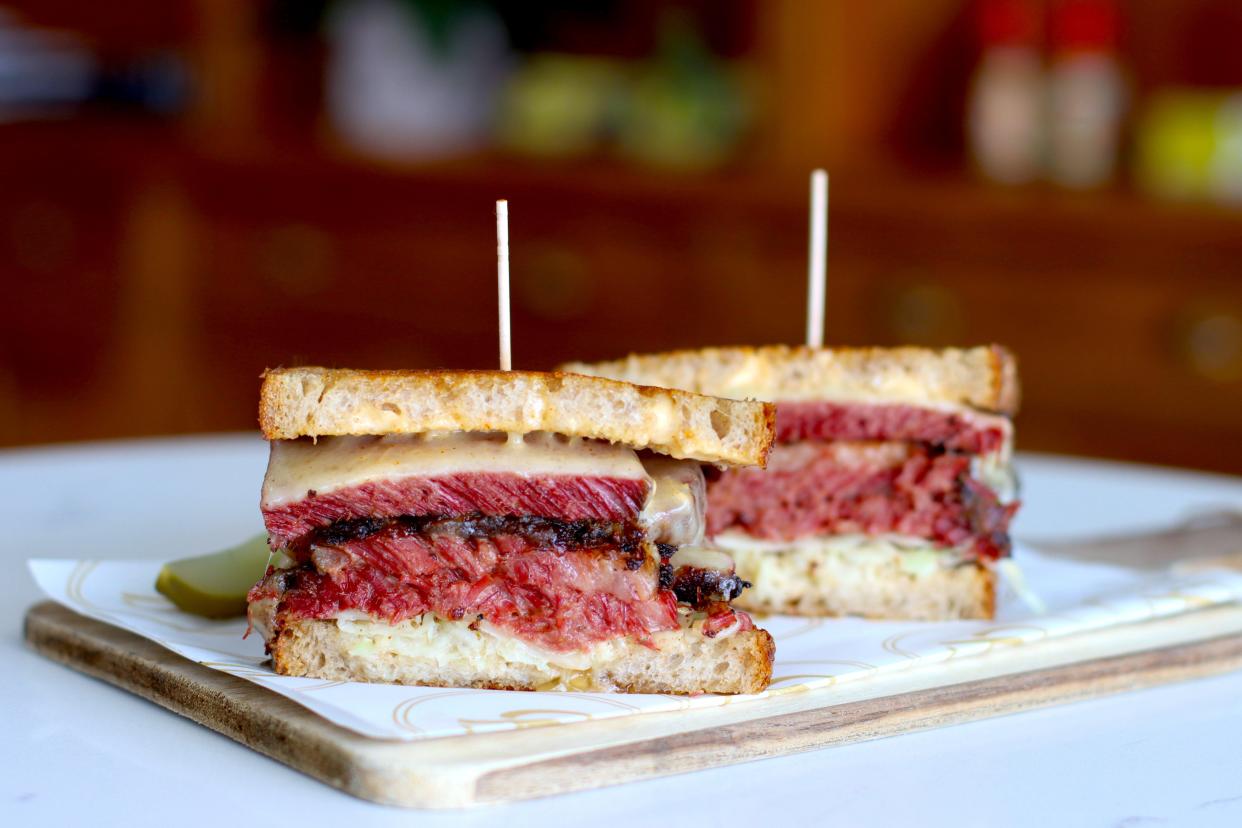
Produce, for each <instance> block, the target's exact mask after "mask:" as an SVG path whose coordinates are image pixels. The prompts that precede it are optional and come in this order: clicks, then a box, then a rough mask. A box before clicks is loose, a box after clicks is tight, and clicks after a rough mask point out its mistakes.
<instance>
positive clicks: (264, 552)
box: [155, 535, 271, 618]
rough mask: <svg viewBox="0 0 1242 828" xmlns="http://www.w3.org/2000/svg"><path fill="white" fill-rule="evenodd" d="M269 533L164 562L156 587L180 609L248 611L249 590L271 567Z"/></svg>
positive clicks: (216, 613) (228, 614)
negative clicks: (268, 543) (268, 565)
mask: <svg viewBox="0 0 1242 828" xmlns="http://www.w3.org/2000/svg"><path fill="white" fill-rule="evenodd" d="M270 555H271V550H270V549H268V546H267V535H258V536H256V537H253V538H251V539H249V540H247V541H244V542H243V543H240V544H238V545H237V546H233V547H230V548H228V549H223V550H221V551H219V552H212V553H210V554H207V555H199V556H197V557H193V558H182V559H180V560H177V561H172V562H170V563H166V564H164V566H163V568H162V569H160V574H159V577H158V578H156V579H155V589H156V590H157V591H158V592H160V593H161V594H162V595H164V596H165V597H166V598H168V600H170V601H172V602H173V603H174V604H176V605H177V608H178V609H181V610H183V611H185V612H188V613H192V614H194V615H201V616H203V617H205V618H233V617H235V616H239V615H245V614H246V593H247V592H249V591H250V588H251V587H252V586H254V585H255V584H256V583H258V582H259V579H260V578H262V577H263V573H264V572H266V571H267V561H268V557H269V556H270Z"/></svg>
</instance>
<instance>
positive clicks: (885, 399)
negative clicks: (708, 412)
mask: <svg viewBox="0 0 1242 828" xmlns="http://www.w3.org/2000/svg"><path fill="white" fill-rule="evenodd" d="M565 370H569V371H575V372H578V373H583V374H588V375H594V376H603V377H612V378H614V379H620V380H625V381H628V382H639V383H644V384H649V385H656V386H661V387H667V388H682V389H687V390H691V391H696V392H699V393H703V394H712V395H717V396H721V397H728V398H733V399H760V400H771V401H774V402H776V403H777V446H776V447H775V448H774V449H773V451H772V455H771V458H770V461H769V463H768V466H767V469H766V470H759V469H728V470H725V471H722V472H720V473H719V474H714V473H710V472H709V477H708V484H707V496H708V535H709V537H711V538H712V539H713V540H714V541H715V542H716V544H717V545H719V546H720V547H721V548H722V549H724V550H725V551H727V552H728V553H729V554H730V555H731V556H732V557H733V559H734V561H735V562H736V565H737V573H738V575H740V576H741V577H742V578H744V579H746V580H747V581H750V582H751V583H752V584H753V586H752V588H751V589H749V590H747V591H746V593H745V594H744V595H743V596H742V597H741V598H740V599H739V601H738V605H739V606H741V607H745V608H747V609H751V610H756V611H764V612H781V613H791V614H799V615H861V616H865V617H870V618H895V619H918V620H945V619H958V618H991V617H992V616H993V614H994V612H995V600H996V599H995V595H996V566H995V564H996V562H997V561H998V560H999V559H1001V558H1003V557H1005V556H1007V555H1009V552H1010V540H1009V531H1008V530H1009V523H1010V521H1011V519H1012V518H1013V516H1014V512H1015V511H1016V509H1017V502H1016V500H1015V484H1014V478H1013V474H1012V471H1011V460H1010V458H1011V455H1012V450H1013V448H1012V447H1013V426H1012V422H1011V417H1012V415H1013V414H1014V413H1015V411H1016V409H1017V405H1018V384H1017V371H1016V366H1015V362H1014V359H1013V357H1012V355H1011V354H1010V353H1009V352H1008V351H1006V350H1005V349H1003V348H1000V347H998V346H990V347H978V348H970V349H958V348H946V349H943V350H931V349H925V348H857V349H855V348H841V349H831V348H817V349H812V348H804V347H785V346H773V347H763V348H746V347H740V348H707V349H704V350H699V351H680V352H673V353H667V354H654V355H645V356H630V357H629V358H627V359H623V360H617V361H614V362H603V363H596V364H589V365H588V364H578V363H575V364H571V365H568V366H565Z"/></svg>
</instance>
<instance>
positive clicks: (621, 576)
mask: <svg viewBox="0 0 1242 828" xmlns="http://www.w3.org/2000/svg"><path fill="white" fill-rule="evenodd" d="M371 528H372V529H373V531H366V532H361V533H359V532H356V531H355V532H353V533H352V534H353V535H354V537H352V538H351V539H342V540H339V541H338V542H336V543H314V544H310V545H307V546H305V547H303V548H302V549H301V551H300V552H299V559H300V561H301V565H300V566H299V567H297V568H295V569H293V570H289V571H285V572H282V571H279V570H273V571H271V572H269V574H268V576H267V578H265V579H264V581H263V583H261V584H260V585H259V586H257V587H256V588H255V590H254V591H252V594H251V596H250V597H251V600H257V599H261V598H264V597H275V598H277V599H278V600H279V602H280V606H279V611H280V612H282V613H287V614H289V615H291V616H293V617H301V618H334V617H336V616H337V615H339V614H340V613H341V612H342V611H345V610H358V611H361V612H365V613H367V614H368V615H371V616H373V617H376V618H380V619H383V620H386V621H389V622H397V621H401V620H404V619H407V618H412V617H415V616H418V615H421V614H423V613H425V612H429V611H431V612H435V613H437V614H438V615H440V616H442V617H444V618H450V619H462V618H473V619H481V620H486V621H487V622H489V623H490V624H493V625H495V626H496V627H499V628H501V629H504V630H506V631H509V632H511V633H513V634H514V635H516V636H517V637H519V638H521V639H522V640H525V641H528V642H530V643H533V644H537V645H539V646H542V647H546V648H549V649H554V650H580V649H583V648H585V647H587V646H589V645H590V644H594V643H596V642H599V641H605V640H608V639H610V638H615V637H617V636H625V635H628V636H634V637H636V638H637V639H638V640H640V641H647V640H649V638H650V636H651V634H653V633H655V632H659V631H661V630H669V629H675V628H677V626H678V617H677V602H676V598H675V597H674V595H673V593H672V592H671V591H669V590H665V589H660V588H659V584H658V575H657V569H656V567H657V566H658V562H657V560H656V559H655V557H654V556H647V555H646V554H645V553H644V552H643V551H642V548H641V546H640V547H639V549H638V550H637V552H636V550H635V549H634V548H632V546H631V544H630V543H629V542H628V541H626V540H625V539H621V541H620V542H617V543H611V544H610V543H607V542H604V541H598V539H597V542H593V543H594V544H595V545H588V546H582V547H580V548H570V549H566V548H557V547H556V546H554V545H549V544H547V543H544V542H541V540H540V538H539V537H537V536H532V535H531V534H530V533H528V532H525V531H517V532H512V533H501V534H496V535H494V536H491V537H487V536H485V535H484V534H482V533H481V532H478V531H475V530H474V529H472V528H471V527H470V526H469V525H467V524H463V523H462V522H458V521H441V522H438V523H434V524H420V523H417V522H414V523H411V522H409V521H389V522H386V523H384V524H383V525H382V526H379V527H371Z"/></svg>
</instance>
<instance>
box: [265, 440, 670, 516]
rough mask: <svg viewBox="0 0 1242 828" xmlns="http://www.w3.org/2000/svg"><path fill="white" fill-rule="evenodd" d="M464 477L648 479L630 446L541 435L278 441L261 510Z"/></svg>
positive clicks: (273, 443)
mask: <svg viewBox="0 0 1242 828" xmlns="http://www.w3.org/2000/svg"><path fill="white" fill-rule="evenodd" d="M463 472H496V473H502V474H503V473H511V474H519V475H523V476H527V477H535V476H544V475H565V476H582V477H615V478H623V479H648V475H647V472H646V470H645V469H644V468H643V464H642V462H641V461H640V460H639V459H638V455H637V454H636V453H635V452H634V450H633V449H631V448H627V447H626V446H620V445H613V444H611V443H606V442H603V441H600V440H586V439H583V438H581V437H565V436H562V435H558V434H548V433H544V432H534V433H531V434H526V435H509V434H505V433H503V432H486V433H478V432H460V431H454V432H427V433H424V434H393V435H385V436H382V437H378V436H377V437H321V438H319V440H318V441H317V442H311V441H310V440H275V441H273V442H272V453H271V458H270V459H269V460H268V465H267V476H266V477H265V478H264V480H263V501H262V506H263V508H265V509H270V508H273V507H277V506H282V505H284V504H286V503H292V502H295V501H298V500H301V499H303V498H305V497H306V496H307V493H308V492H311V491H314V492H316V493H319V494H323V493H325V492H330V491H334V490H336V489H344V488H348V487H351V486H361V485H363V484H364V483H370V482H372V481H376V480H391V479H394V478H400V477H409V476H413V475H419V476H423V477H442V476H447V475H452V474H459V473H463Z"/></svg>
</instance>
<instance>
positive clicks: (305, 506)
mask: <svg viewBox="0 0 1242 828" xmlns="http://www.w3.org/2000/svg"><path fill="white" fill-rule="evenodd" d="M649 486H650V483H649V481H648V480H646V479H644V478H617V477H574V476H568V475H544V476H532V477H526V476H524V475H519V474H511V473H493V472H469V473H462V474H454V475H449V476H442V477H404V478H398V479H394V480H380V481H373V482H370V483H364V484H362V485H361V486H350V487H348V488H343V489H336V490H333V491H330V492H323V493H316V492H308V493H307V496H306V497H305V498H303V499H302V500H298V501H294V502H291V503H285V504H281V505H279V506H275V507H270V508H264V509H263V521H264V523H265V524H266V525H267V532H268V535H269V536H270V538H271V542H272V546H273V547H274V548H276V549H283V548H286V547H288V546H290V545H292V544H293V543H294V542H296V541H297V540H298V539H300V538H301V537H302V536H303V535H305V534H306V533H307V532H310V531H311V530H313V529H317V528H321V527H325V526H329V525H331V524H332V523H334V522H336V521H338V520H348V519H350V518H360V517H367V518H372V517H374V518H387V517H400V516H402V515H415V516H425V515H437V516H444V517H460V516H464V515H470V514H475V513H481V514H484V515H497V516H504V515H531V516H535V517H547V518H556V519H559V520H566V521H571V520H604V521H615V522H624V521H633V520H635V519H636V518H637V516H638V513H639V512H640V511H641V510H642V507H643V504H644V502H645V501H646V498H647V493H648V490H649Z"/></svg>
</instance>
